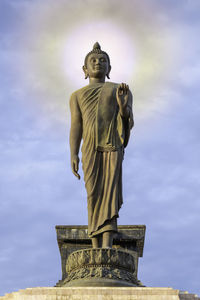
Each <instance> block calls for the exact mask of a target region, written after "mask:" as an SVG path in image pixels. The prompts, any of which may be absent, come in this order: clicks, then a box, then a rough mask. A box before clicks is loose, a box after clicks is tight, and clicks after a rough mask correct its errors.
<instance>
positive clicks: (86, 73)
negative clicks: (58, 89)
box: [83, 66, 88, 79]
mask: <svg viewBox="0 0 200 300" xmlns="http://www.w3.org/2000/svg"><path fill="white" fill-rule="evenodd" d="M83 72H84V73H85V79H87V78H88V71H87V68H86V66H83Z"/></svg>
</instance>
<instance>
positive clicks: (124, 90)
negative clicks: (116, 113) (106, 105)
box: [116, 83, 129, 115]
mask: <svg viewBox="0 0 200 300" xmlns="http://www.w3.org/2000/svg"><path fill="white" fill-rule="evenodd" d="M128 96H129V86H128V85H127V84H125V83H121V84H120V85H119V87H118V88H117V92H116V98H117V102H118V105H119V109H120V113H121V115H125V114H126V107H127V104H128Z"/></svg>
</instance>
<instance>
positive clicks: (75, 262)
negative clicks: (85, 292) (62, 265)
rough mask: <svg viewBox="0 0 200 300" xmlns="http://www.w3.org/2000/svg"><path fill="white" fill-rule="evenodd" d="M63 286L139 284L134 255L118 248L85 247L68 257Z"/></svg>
mask: <svg viewBox="0 0 200 300" xmlns="http://www.w3.org/2000/svg"><path fill="white" fill-rule="evenodd" d="M66 271H67V274H68V276H67V277H66V279H65V280H64V282H63V286H78V287H81V286H88V287H91V286H96V287H100V286H103V287H105V286H108V287H109V286H116V287H121V286H138V282H137V279H136V278H135V276H134V271H135V266H134V257H133V256H132V255H131V254H130V253H128V252H126V251H121V250H118V249H106V248H96V249H84V250H79V251H75V252H73V253H71V254H70V255H69V257H68V259H67V265H66Z"/></svg>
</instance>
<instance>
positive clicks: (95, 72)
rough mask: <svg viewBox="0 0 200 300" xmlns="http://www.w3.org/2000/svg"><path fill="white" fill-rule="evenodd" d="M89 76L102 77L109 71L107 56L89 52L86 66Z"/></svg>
mask: <svg viewBox="0 0 200 300" xmlns="http://www.w3.org/2000/svg"><path fill="white" fill-rule="evenodd" d="M86 69H87V72H88V76H89V77H90V78H102V77H103V76H106V75H107V74H108V71H109V62H108V59H107V56H106V55H105V54H103V53H91V54H90V55H89V57H88V59H87V66H86Z"/></svg>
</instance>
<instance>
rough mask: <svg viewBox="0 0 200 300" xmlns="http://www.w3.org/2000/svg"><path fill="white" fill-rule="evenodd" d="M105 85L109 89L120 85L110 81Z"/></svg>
mask: <svg viewBox="0 0 200 300" xmlns="http://www.w3.org/2000/svg"><path fill="white" fill-rule="evenodd" d="M105 85H106V86H107V87H110V88H118V86H119V85H120V84H119V83H116V82H111V81H106V82H105Z"/></svg>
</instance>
